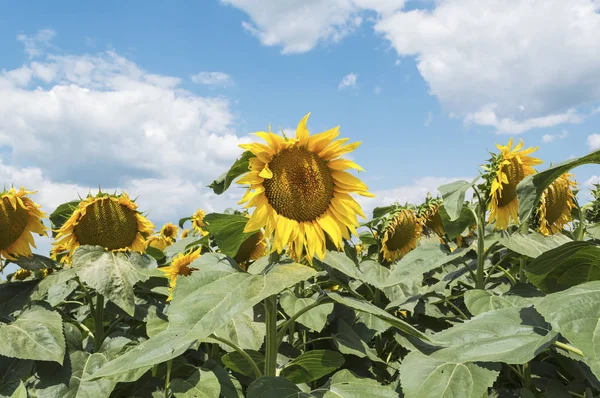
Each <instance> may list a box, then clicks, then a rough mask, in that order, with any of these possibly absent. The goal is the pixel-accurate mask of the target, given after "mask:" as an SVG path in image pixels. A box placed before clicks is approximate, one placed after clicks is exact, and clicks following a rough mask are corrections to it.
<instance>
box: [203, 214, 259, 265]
mask: <svg viewBox="0 0 600 398" xmlns="http://www.w3.org/2000/svg"><path fill="white" fill-rule="evenodd" d="M204 222H205V223H206V227H205V229H206V230H207V231H208V232H210V233H211V234H212V235H213V238H214V239H215V242H217V245H219V249H221V252H222V253H225V254H227V255H228V256H229V257H235V255H236V254H237V252H238V250H239V248H240V245H241V244H242V243H244V241H245V240H246V239H248V238H249V237H251V236H252V235H254V233H255V232H256V231H252V232H249V233H244V228H245V227H246V224H247V223H248V218H247V217H245V216H242V215H239V214H220V213H210V214H207V215H206V217H204Z"/></svg>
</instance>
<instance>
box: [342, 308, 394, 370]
mask: <svg viewBox="0 0 600 398" xmlns="http://www.w3.org/2000/svg"><path fill="white" fill-rule="evenodd" d="M337 324H338V330H337V333H336V334H334V335H333V341H334V342H335V345H336V347H337V349H338V350H339V351H340V352H341V353H342V354H345V355H356V356H357V357H359V358H369V359H370V360H371V361H373V362H379V363H385V362H384V361H383V360H381V359H380V358H379V357H378V356H377V351H375V350H374V349H373V348H371V347H369V345H368V344H367V342H365V341H364V340H362V339H361V337H360V336H359V335H358V333H356V332H355V331H354V329H353V328H352V327H350V325H348V324H347V323H346V322H344V320H343V319H340V320H339V321H338V323H337Z"/></svg>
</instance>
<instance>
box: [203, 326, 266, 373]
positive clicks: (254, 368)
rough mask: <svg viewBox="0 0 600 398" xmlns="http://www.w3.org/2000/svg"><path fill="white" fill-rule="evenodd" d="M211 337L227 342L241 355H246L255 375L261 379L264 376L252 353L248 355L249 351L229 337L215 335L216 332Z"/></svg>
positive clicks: (245, 357)
mask: <svg viewBox="0 0 600 398" xmlns="http://www.w3.org/2000/svg"><path fill="white" fill-rule="evenodd" d="M210 338H211V339H214V340H217V341H220V342H221V343H223V344H227V345H228V346H230V347H231V348H233V349H234V350H236V351H237V353H238V354H240V355H241V356H243V357H244V359H246V361H247V362H248V364H249V365H250V367H251V368H252V371H253V372H254V375H255V376H256V378H257V379H259V378H261V377H262V372H261V371H260V369H259V368H258V365H256V362H254V360H253V359H252V357H251V356H250V355H248V353H247V352H246V351H244V350H242V349H241V348H240V347H238V346H237V345H235V344H234V343H232V342H231V341H229V340H227V339H223V338H221V337H218V336H215V335H214V334H213V335H211V336H210ZM214 345H215V346H217V347H218V345H217V344H214Z"/></svg>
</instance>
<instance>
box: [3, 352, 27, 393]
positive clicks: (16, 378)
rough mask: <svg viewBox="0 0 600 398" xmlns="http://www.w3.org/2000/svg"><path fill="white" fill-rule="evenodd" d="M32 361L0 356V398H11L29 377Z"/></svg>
mask: <svg viewBox="0 0 600 398" xmlns="http://www.w3.org/2000/svg"><path fill="white" fill-rule="evenodd" d="M32 368H33V361H31V360H23V359H17V358H8V357H5V356H2V355H0V397H5V396H11V395H12V394H14V393H15V391H16V390H18V388H19V385H20V384H21V380H25V379H27V378H28V377H29V376H30V375H31V370H32Z"/></svg>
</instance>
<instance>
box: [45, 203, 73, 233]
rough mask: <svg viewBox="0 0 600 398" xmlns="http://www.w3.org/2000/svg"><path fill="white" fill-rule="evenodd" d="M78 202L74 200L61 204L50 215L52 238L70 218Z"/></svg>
mask: <svg viewBox="0 0 600 398" xmlns="http://www.w3.org/2000/svg"><path fill="white" fill-rule="evenodd" d="M80 202H81V201H80V200H74V201H71V202H66V203H63V204H61V205H60V206H58V207H57V208H56V210H54V211H53V212H52V214H50V217H49V218H50V224H51V225H52V237H53V238H55V237H56V234H57V232H56V230H58V229H59V228H60V227H62V226H63V224H64V223H65V222H66V221H67V220H68V219H69V217H71V215H72V214H73V212H74V211H75V209H77V207H78V206H79V203H80Z"/></svg>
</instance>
